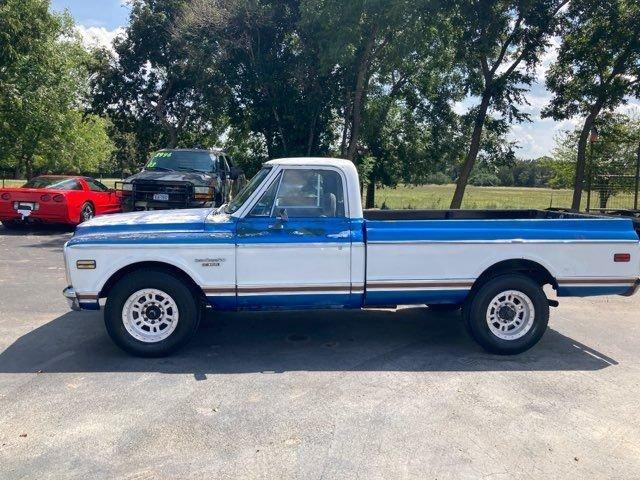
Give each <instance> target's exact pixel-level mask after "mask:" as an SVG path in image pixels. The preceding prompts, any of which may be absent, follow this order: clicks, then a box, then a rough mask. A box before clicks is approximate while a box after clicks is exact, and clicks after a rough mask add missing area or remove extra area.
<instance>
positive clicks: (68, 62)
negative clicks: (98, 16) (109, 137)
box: [0, 0, 110, 177]
mask: <svg viewBox="0 0 640 480" xmlns="http://www.w3.org/2000/svg"><path fill="white" fill-rule="evenodd" d="M48 6H49V4H48V2H47V1H44V0H27V1H24V2H23V1H19V2H18V1H15V0H9V1H7V2H4V3H3V4H2V5H0V35H2V37H3V42H0V61H1V62H2V63H1V64H0V163H3V164H4V165H6V166H9V167H11V168H12V169H13V170H14V173H15V175H16V176H17V177H19V176H22V175H23V174H26V175H27V176H28V177H31V176H33V174H34V173H35V172H36V171H37V170H38V168H40V166H41V165H40V164H39V163H38V162H39V159H43V158H46V157H49V156H52V155H54V156H55V155H57V154H59V153H61V152H65V151H69V150H70V149H71V150H73V149H74V148H75V147H74V145H75V146H77V145H80V144H82V143H83V142H85V141H90V138H94V137H95V135H96V134H97V132H96V129H100V128H103V124H102V123H101V122H97V123H96V122H93V123H92V124H91V125H93V126H95V127H96V128H89V124H88V123H84V122H85V119H84V118H83V117H82V114H81V111H82V109H83V99H84V96H85V94H86V91H87V82H88V73H87V62H88V59H89V56H88V54H87V52H86V51H85V50H84V48H83V47H82V44H81V41H80V38H79V36H78V35H77V34H76V33H75V32H74V29H73V21H72V20H71V18H70V17H69V16H68V15H66V14H63V15H53V14H51V13H49V12H48ZM89 122H90V121H89ZM87 136H88V137H89V138H87ZM96 153H97V154H96ZM109 153H110V152H109V149H105V150H104V152H102V154H101V153H100V152H95V151H94V152H92V153H91V154H90V155H80V154H78V152H77V151H76V156H75V160H74V162H75V163H76V164H77V165H78V167H80V166H81V165H82V164H83V162H85V161H87V160H97V159H101V158H108V156H109ZM90 156H92V158H89V157H90Z"/></svg>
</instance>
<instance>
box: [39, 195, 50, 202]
mask: <svg viewBox="0 0 640 480" xmlns="http://www.w3.org/2000/svg"><path fill="white" fill-rule="evenodd" d="M40 200H42V201H43V202H48V201H49V200H51V195H49V194H48V193H45V194H44V195H42V196H41V197H40Z"/></svg>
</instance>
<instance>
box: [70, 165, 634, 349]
mask: <svg viewBox="0 0 640 480" xmlns="http://www.w3.org/2000/svg"><path fill="white" fill-rule="evenodd" d="M359 185H360V184H359V181H358V174H357V171H356V169H355V167H354V165H353V164H352V163H351V162H349V161H346V160H334V159H321V158H293V159H283V160H274V161H270V162H267V163H265V164H264V166H263V168H262V169H261V170H260V171H259V172H258V173H257V175H256V176H255V177H254V178H253V179H252V180H251V181H250V182H249V183H248V184H247V185H246V186H245V188H244V189H243V190H242V191H241V192H240V193H239V194H238V195H237V196H236V197H235V198H234V200H233V201H232V202H231V203H229V204H227V205H223V206H222V207H220V208H217V209H206V208H205V209H196V210H176V211H163V212H155V211H149V212H134V213H126V214H118V215H109V216H104V217H100V218H95V219H93V220H91V221H88V222H85V223H83V224H81V225H80V226H79V227H78V229H77V230H76V233H75V235H74V236H73V237H72V238H71V239H70V240H69V241H68V242H67V244H66V245H65V248H64V255H65V262H66V268H67V276H68V282H69V286H68V287H67V288H66V289H65V291H64V295H65V296H66V297H67V299H68V300H69V303H70V305H71V307H72V308H73V309H90V310H97V309H100V308H101V299H105V298H106V302H105V303H104V309H105V314H104V317H105V324H106V328H107V331H108V333H109V335H110V336H111V338H112V339H113V341H114V342H115V343H116V344H117V345H118V346H120V347H121V348H123V349H124V350H126V351H127V352H130V353H132V354H136V355H142V356H158V355H166V354H168V353H170V352H171V351H173V350H175V349H177V348H178V347H180V346H182V345H184V344H185V343H186V342H187V341H188V340H189V339H190V338H191V337H192V336H193V335H194V333H195V332H196V329H197V328H198V324H199V321H200V318H201V316H202V314H203V311H204V309H205V308H206V307H207V306H209V307H212V308H213V309H214V310H273V309H276V310H285V309H286V310H298V309H324V308H367V307H392V306H396V305H408V304H427V305H429V306H430V307H431V308H434V309H435V308H439V309H445V308H450V309H456V308H462V311H463V315H464V317H465V319H466V323H467V325H468V329H469V332H470V333H471V335H472V336H473V338H475V339H476V340H477V341H478V342H479V343H480V344H481V345H482V346H483V347H484V348H485V349H486V350H488V351H490V352H494V353H499V354H515V353H519V352H523V351H524V350H527V349H528V348H530V347H532V346H533V345H535V344H536V343H537V342H538V340H540V338H541V337H542V335H543V333H544V331H545V330H546V328H547V322H548V319H549V306H550V305H552V306H555V305H557V302H556V301H552V300H548V299H547V297H546V295H545V292H544V291H543V287H544V286H545V285H550V286H551V287H552V288H554V289H555V290H556V292H557V295H558V297H563V296H578V297H580V296H589V295H631V294H633V293H634V292H635V291H636V289H637V288H638V284H639V281H638V279H639V277H640V244H639V241H638V234H637V233H636V231H635V230H634V228H633V224H632V222H631V220H628V219H611V218H597V217H589V216H581V215H577V214H573V215H572V214H564V213H557V212H547V211H538V210H524V211H522V210H521V211H496V212H491V211H463V210H451V211H428V210H423V211H420V210H402V211H394V210H377V211H374V210H372V211H365V212H363V210H362V204H361V195H360V188H359Z"/></svg>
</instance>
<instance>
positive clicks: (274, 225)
mask: <svg viewBox="0 0 640 480" xmlns="http://www.w3.org/2000/svg"><path fill="white" fill-rule="evenodd" d="M267 228H268V229H269V230H282V229H283V228H284V225H283V222H282V220H280V219H277V220H276V221H275V223H272V224H271V225H269V226H268V227H267Z"/></svg>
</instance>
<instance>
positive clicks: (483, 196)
mask: <svg viewBox="0 0 640 480" xmlns="http://www.w3.org/2000/svg"><path fill="white" fill-rule="evenodd" d="M101 181H102V183H104V184H105V185H107V186H108V187H113V185H114V184H115V182H116V181H118V179H115V178H104V179H101ZM24 182H25V181H24V180H5V185H6V186H7V187H19V186H21V185H23V184H24ZM1 185H2V183H1V182H0V186H1ZM453 190H454V185H420V186H409V185H399V186H398V187H396V188H379V189H377V190H376V201H375V203H376V207H378V208H380V207H382V206H385V207H386V208H398V209H435V210H442V209H447V208H449V203H450V202H451V197H452V196H453ZM597 202H598V195H597V193H595V194H594V195H593V198H592V205H594V206H596V205H597ZM582 203H583V208H584V207H585V206H586V194H584V195H583V199H582ZM631 205H633V198H632V194H630V193H628V194H620V195H617V196H615V197H612V198H611V199H610V200H609V207H612V208H630V206H631ZM570 206H571V190H554V189H550V188H525V187H472V186H469V187H467V190H466V193H465V197H464V201H463V203H462V208H467V209H503V208H504V209H514V208H518V209H519V208H536V209H543V208H550V207H555V208H568V207H570Z"/></svg>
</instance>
